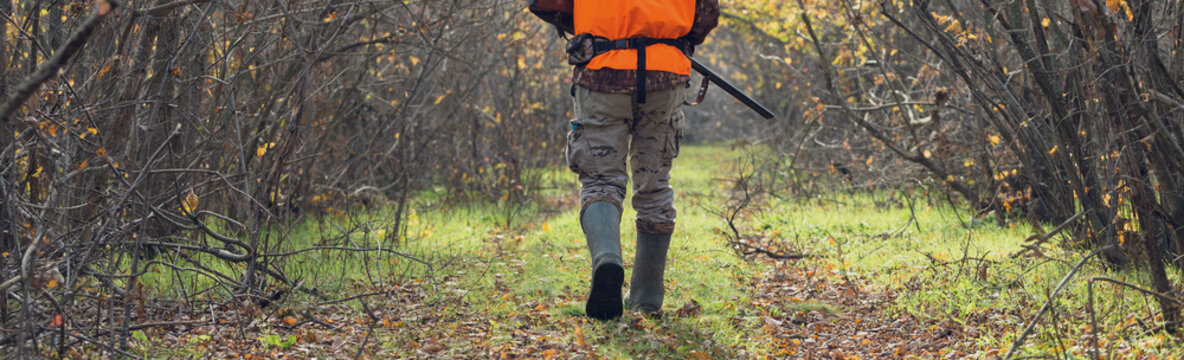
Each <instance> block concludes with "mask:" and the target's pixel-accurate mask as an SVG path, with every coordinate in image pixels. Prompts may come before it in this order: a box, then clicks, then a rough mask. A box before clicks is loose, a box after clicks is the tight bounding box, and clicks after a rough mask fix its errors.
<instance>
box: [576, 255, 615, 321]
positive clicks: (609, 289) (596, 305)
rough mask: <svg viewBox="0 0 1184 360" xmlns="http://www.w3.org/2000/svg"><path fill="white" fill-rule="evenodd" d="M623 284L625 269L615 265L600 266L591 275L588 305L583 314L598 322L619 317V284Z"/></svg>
mask: <svg viewBox="0 0 1184 360" xmlns="http://www.w3.org/2000/svg"><path fill="white" fill-rule="evenodd" d="M624 282H625V269H624V268H622V267H621V265H617V264H602V265H600V266H597V267H596V270H595V271H593V273H592V291H590V292H589V293H588V304H587V305H586V306H585V307H584V313H585V314H587V315H588V317H590V318H593V319H598V320H610V319H614V318H617V317H620V316H621V312H622V311H623V310H624V309H623V305H622V303H621V284H622V283H624Z"/></svg>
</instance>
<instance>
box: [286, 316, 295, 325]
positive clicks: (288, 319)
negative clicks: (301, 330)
mask: <svg viewBox="0 0 1184 360" xmlns="http://www.w3.org/2000/svg"><path fill="white" fill-rule="evenodd" d="M296 322H297V320H296V318H294V317H291V316H288V317H284V323H285V324H288V326H294V325H296Z"/></svg>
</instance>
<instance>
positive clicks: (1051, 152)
mask: <svg viewBox="0 0 1184 360" xmlns="http://www.w3.org/2000/svg"><path fill="white" fill-rule="evenodd" d="M1058 147H1060V145H1053V146H1052V149H1049V150H1048V154H1049V155H1052V154H1056V153H1057V148H1058Z"/></svg>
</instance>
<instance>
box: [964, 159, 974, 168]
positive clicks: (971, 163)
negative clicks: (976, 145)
mask: <svg viewBox="0 0 1184 360" xmlns="http://www.w3.org/2000/svg"><path fill="white" fill-rule="evenodd" d="M962 166H963V167H971V166H974V159H965V160H962Z"/></svg>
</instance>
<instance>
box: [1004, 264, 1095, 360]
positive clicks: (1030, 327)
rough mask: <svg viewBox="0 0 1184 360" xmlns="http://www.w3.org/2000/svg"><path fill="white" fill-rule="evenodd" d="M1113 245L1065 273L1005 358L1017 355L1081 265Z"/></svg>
mask: <svg viewBox="0 0 1184 360" xmlns="http://www.w3.org/2000/svg"><path fill="white" fill-rule="evenodd" d="M1111 247H1112V246H1107V247H1103V248H1101V249H1097V250H1094V251H1093V252H1091V253H1089V255H1086V256H1085V257H1084V258H1082V259H1081V260H1080V261H1078V262H1077V265H1073V269H1071V270H1069V273H1068V274H1065V277H1063V278H1061V282H1060V283H1059V284H1057V288H1056V289H1055V290H1053V291H1052V294H1050V295H1049V296H1048V301H1045V302H1044V306H1041V307H1040V311H1039V312H1037V313H1036V315H1035V316H1033V317H1032V319H1030V320H1028V325H1026V326H1024V332H1023V333H1021V334H1020V337H1018V338H1016V339H1015V342H1014V343H1012V344H1011V350H1008V351H1007V355H1006V356H1004V357H1003V358H1004V359H1011V358H1012V356H1015V352H1016V350H1019V348H1020V345H1023V344H1024V340H1027V339H1028V336H1029V335H1032V330H1034V329H1035V328H1036V321H1037V320H1040V316H1042V315H1044V313H1045V312H1048V309H1049V308H1050V307H1052V302H1053V300H1055V299H1056V298H1057V294H1060V293H1061V290H1063V289H1064V288H1065V285H1066V284H1068V283H1069V279H1071V278H1073V275H1075V274H1077V271H1078V270H1081V266H1082V265H1085V262H1086V261H1088V260H1089V259H1090V258H1092V257H1094V256H1097V255H1098V254H1101V253H1102V252H1103V251H1106V250H1110V248H1111Z"/></svg>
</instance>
